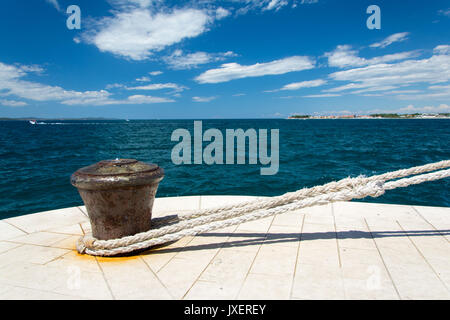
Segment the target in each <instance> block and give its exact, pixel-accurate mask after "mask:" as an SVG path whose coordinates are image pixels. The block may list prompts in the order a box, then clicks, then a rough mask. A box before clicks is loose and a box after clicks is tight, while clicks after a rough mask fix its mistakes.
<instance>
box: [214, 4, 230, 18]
mask: <svg viewBox="0 0 450 320" xmlns="http://www.w3.org/2000/svg"><path fill="white" fill-rule="evenodd" d="M230 14H231V12H230V11H228V10H227V9H224V8H222V7H218V8H217V9H216V19H217V20H220V19H223V18H226V17H228V16H229V15H230Z"/></svg>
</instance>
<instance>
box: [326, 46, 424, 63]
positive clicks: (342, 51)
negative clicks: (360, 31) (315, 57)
mask: <svg viewBox="0 0 450 320" xmlns="http://www.w3.org/2000/svg"><path fill="white" fill-rule="evenodd" d="M417 55H418V52H417V51H406V52H399V53H394V54H387V55H384V56H380V57H374V58H371V59H365V58H361V57H359V56H358V51H357V50H353V49H352V47H351V46H349V45H339V46H337V47H336V49H335V50H333V51H331V52H327V53H325V56H326V57H327V58H328V65H329V66H330V67H338V68H346V67H359V66H367V65H372V64H378V63H384V62H390V61H398V60H404V59H409V58H413V57H416V56H417Z"/></svg>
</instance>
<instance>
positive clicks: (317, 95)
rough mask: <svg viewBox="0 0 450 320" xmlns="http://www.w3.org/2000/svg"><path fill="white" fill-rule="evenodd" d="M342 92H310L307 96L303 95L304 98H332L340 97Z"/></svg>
mask: <svg viewBox="0 0 450 320" xmlns="http://www.w3.org/2000/svg"><path fill="white" fill-rule="evenodd" d="M339 96H341V95H340V94H334V93H324V94H310V95H307V96H303V97H304V98H330V97H339Z"/></svg>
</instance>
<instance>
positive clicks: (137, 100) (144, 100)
mask: <svg viewBox="0 0 450 320" xmlns="http://www.w3.org/2000/svg"><path fill="white" fill-rule="evenodd" d="M167 102H175V100H172V99H167V98H161V97H153V96H145V95H133V96H129V97H127V98H126V99H118V100H117V99H108V98H107V97H103V98H101V99H96V98H93V99H86V98H80V99H70V100H65V101H63V102H61V103H62V104H65V105H93V106H105V105H117V104H152V103H167Z"/></svg>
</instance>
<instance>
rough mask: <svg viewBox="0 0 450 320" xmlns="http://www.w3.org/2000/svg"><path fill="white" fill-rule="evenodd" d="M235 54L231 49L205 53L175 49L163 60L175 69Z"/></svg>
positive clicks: (192, 66)
mask: <svg viewBox="0 0 450 320" xmlns="http://www.w3.org/2000/svg"><path fill="white" fill-rule="evenodd" d="M233 56H236V54H235V53H233V52H232V51H227V52H224V53H207V52H202V51H199V52H194V53H188V54H184V53H183V51H182V50H175V51H174V52H173V53H172V54H171V55H170V56H168V57H165V58H163V60H164V61H165V62H166V63H167V64H168V65H169V66H170V67H171V68H172V69H175V70H182V69H191V68H196V67H197V66H198V65H201V64H206V63H210V62H214V61H221V60H224V59H225V58H226V57H233Z"/></svg>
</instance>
